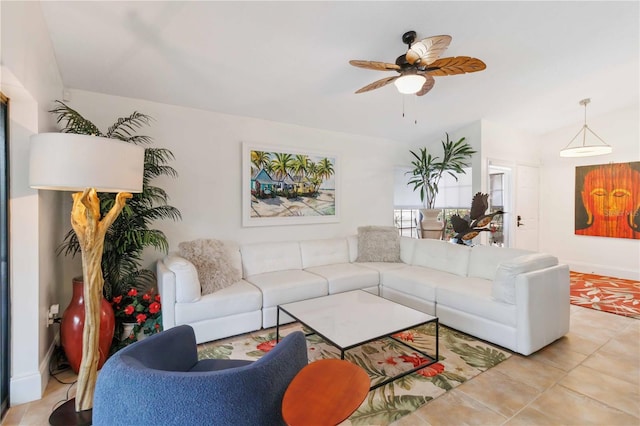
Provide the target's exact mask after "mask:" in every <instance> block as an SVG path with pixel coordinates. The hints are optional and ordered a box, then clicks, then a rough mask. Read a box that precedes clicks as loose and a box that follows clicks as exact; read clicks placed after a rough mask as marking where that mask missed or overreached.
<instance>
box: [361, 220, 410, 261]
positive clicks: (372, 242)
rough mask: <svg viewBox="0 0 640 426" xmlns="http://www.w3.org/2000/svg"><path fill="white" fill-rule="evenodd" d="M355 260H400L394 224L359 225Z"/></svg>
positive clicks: (398, 235)
mask: <svg viewBox="0 0 640 426" xmlns="http://www.w3.org/2000/svg"><path fill="white" fill-rule="evenodd" d="M356 262H401V260H400V234H398V229H397V228H396V227H395V226H361V227H359V228H358V258H357V259H356Z"/></svg>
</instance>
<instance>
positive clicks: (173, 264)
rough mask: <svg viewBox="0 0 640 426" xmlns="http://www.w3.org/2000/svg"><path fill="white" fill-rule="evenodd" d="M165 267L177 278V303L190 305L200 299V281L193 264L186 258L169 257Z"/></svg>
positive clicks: (165, 261) (166, 259)
mask: <svg viewBox="0 0 640 426" xmlns="http://www.w3.org/2000/svg"><path fill="white" fill-rule="evenodd" d="M164 265H165V266H166V267H167V269H169V270H170V271H171V272H173V273H174V274H175V276H176V302H177V303H190V302H195V301H196V300H198V299H200V296H201V292H200V281H199V280H198V271H196V267H195V266H194V265H193V263H191V262H189V261H188V260H187V259H185V258H184V257H180V256H167V257H166V258H165V259H164Z"/></svg>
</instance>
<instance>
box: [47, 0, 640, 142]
mask: <svg viewBox="0 0 640 426" xmlns="http://www.w3.org/2000/svg"><path fill="white" fill-rule="evenodd" d="M42 8H43V12H44V15H45V19H46V22H47V25H48V27H49V30H50V33H51V39H52V41H53V46H54V49H55V52H56V56H57V60H58V65H59V68H60V72H61V74H62V78H63V81H64V84H65V86H66V87H69V88H76V89H83V90H89V91H95V92H100V93H107V94H111V95H119V96H127V97H134V98H141V99H147V100H151V101H156V102H162V103H167V104H175V105H182V106H187V107H192V108H200V109H204V110H210V111H216V112H222V113H228V114H234V115H242V116H249V117H257V118H262V119H266V120H273V121H278V122H285V123H293V124H298V125H302V126H307V127H315V128H322V129H329V130H335V131H342V132H348V133H355V134H361V135H370V136H376V137H382V138H389V139H393V140H397V141H401V142H407V143H412V144H413V143H426V142H430V141H432V140H434V139H435V140H438V139H440V138H441V137H442V136H443V135H444V132H446V131H454V130H456V129H458V128H460V127H462V126H464V125H466V124H469V123H471V122H474V121H477V120H479V119H481V118H484V119H487V120H490V121H494V122H497V123H502V124H505V125H507V126H511V127H514V128H520V129H523V130H526V131H529V132H532V133H536V134H542V133H545V132H547V131H550V130H553V129H556V128H559V127H563V126H566V125H569V124H572V123H576V122H578V121H581V120H582V118H583V109H582V108H583V107H581V106H579V105H578V101H579V100H580V99H582V98H586V97H590V98H591V99H592V103H591V104H590V105H589V109H588V117H592V116H596V115H598V114H601V113H605V112H608V111H611V110H614V109H618V108H621V107H626V106H630V105H637V104H638V99H639V91H640V90H639V61H638V57H639V53H640V22H639V21H640V18H639V16H640V13H639V3H638V2H637V1H632V2H610V1H604V2H591V1H570V2H547V1H542V2H518V1H512V2H484V1H473V2H455V1H448V2H439V1H438V2H436V1H422V2H399V1H388V2H328V1H324V2H303V1H300V2H263V1H262V2H242V1H234V2H213V1H210V2H179V1H174V2H156V1H143V2H112V1H89V2H59V1H45V2H43V3H42ZM408 30H415V31H416V32H417V33H418V37H419V38H422V37H427V36H431V35H439V34H449V35H451V36H452V37H453V41H452V42H451V45H450V46H449V49H448V50H447V51H446V52H445V54H444V55H443V56H474V57H477V58H480V59H482V60H483V61H484V62H485V63H486V64H487V69H486V70H485V71H482V72H478V73H473V74H465V75H458V76H448V77H436V84H435V87H434V88H433V90H431V92H429V93H428V94H426V95H425V96H423V97H416V96H402V95H400V94H399V93H398V92H397V91H396V89H395V87H394V86H393V85H388V86H386V87H384V88H381V89H378V90H374V91H371V92H367V93H363V94H358V95H356V94H354V92H355V90H357V89H359V88H360V87H362V86H364V85H366V84H368V83H370V82H373V81H374V80H377V79H380V78H382V77H385V76H388V75H393V73H395V71H386V72H382V71H372V70H366V69H360V68H355V67H352V66H350V65H349V63H348V61H349V60H350V59H364V60H376V61H385V62H394V61H395V58H396V57H397V56H398V55H400V54H402V53H404V52H405V51H406V45H404V44H403V43H402V40H401V36H402V34H403V33H404V32H405V31H408ZM403 98H404V110H405V113H406V118H404V119H403V118H402V110H403ZM414 118H415V119H417V121H418V123H417V124H414Z"/></svg>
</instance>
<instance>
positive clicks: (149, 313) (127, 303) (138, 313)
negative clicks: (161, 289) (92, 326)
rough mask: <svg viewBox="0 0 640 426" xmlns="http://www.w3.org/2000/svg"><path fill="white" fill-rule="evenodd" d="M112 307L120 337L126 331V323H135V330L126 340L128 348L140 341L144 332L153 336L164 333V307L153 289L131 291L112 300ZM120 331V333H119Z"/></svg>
mask: <svg viewBox="0 0 640 426" xmlns="http://www.w3.org/2000/svg"><path fill="white" fill-rule="evenodd" d="M111 306H112V307H113V312H114V313H115V316H116V322H117V323H118V324H117V329H116V330H117V332H116V333H117V334H116V336H120V335H121V334H122V330H123V329H124V327H123V324H124V323H133V324H135V325H134V326H133V330H132V331H131V333H130V334H129V336H128V337H127V338H126V339H125V340H124V342H123V343H124V344H123V345H121V346H126V345H128V344H130V343H133V342H135V341H137V340H138V335H139V333H140V332H143V333H144V334H145V335H151V334H155V333H159V332H160V331H162V305H161V304H160V295H159V294H155V293H154V290H153V289H151V290H149V291H147V292H146V293H141V292H139V291H138V290H137V289H135V288H132V289H130V290H129V291H128V292H127V294H121V295H119V296H115V297H114V298H113V299H111ZM118 331H120V332H119V333H118Z"/></svg>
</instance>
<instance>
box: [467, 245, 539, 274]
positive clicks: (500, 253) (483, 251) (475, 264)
mask: <svg viewBox="0 0 640 426" xmlns="http://www.w3.org/2000/svg"><path fill="white" fill-rule="evenodd" d="M531 253H533V252H531V251H527V250H520V249H513V248H506V247H495V246H483V245H477V246H473V247H471V251H470V253H469V271H468V272H467V276H469V277H477V278H484V279H486V280H493V279H494V278H495V275H496V270H497V269H498V265H499V264H500V263H501V262H504V261H507V260H510V259H513V258H514V257H518V256H524V255H525V254H531Z"/></svg>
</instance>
